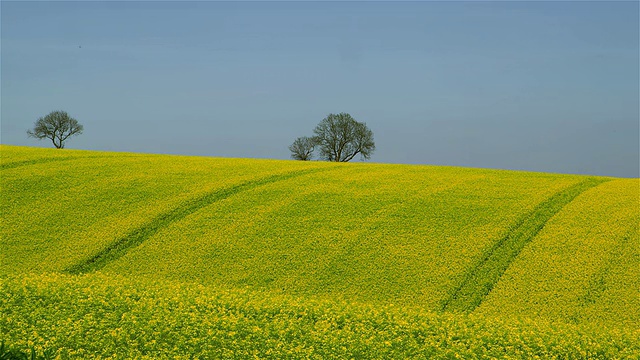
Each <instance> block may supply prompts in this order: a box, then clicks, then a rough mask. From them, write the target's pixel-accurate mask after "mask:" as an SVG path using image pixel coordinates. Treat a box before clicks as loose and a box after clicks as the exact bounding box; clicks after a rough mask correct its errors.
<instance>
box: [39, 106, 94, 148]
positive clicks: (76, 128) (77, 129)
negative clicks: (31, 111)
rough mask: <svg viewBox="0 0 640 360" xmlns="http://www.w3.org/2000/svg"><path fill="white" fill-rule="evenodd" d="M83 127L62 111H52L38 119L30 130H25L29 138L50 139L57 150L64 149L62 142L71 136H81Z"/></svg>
mask: <svg viewBox="0 0 640 360" xmlns="http://www.w3.org/2000/svg"><path fill="white" fill-rule="evenodd" d="M83 129H84V128H83V126H82V125H81V124H80V123H78V120H76V119H74V118H72V117H71V116H69V114H67V113H66V112H64V111H53V112H51V113H49V115H47V116H45V117H41V118H39V119H38V120H37V121H36V122H35V124H34V126H33V129H32V130H27V134H28V135H29V136H30V137H34V138H37V139H50V140H51V142H53V145H54V146H55V147H56V148H57V149H63V148H64V142H65V141H66V140H67V139H68V138H69V137H70V136H73V135H79V134H82V130H83Z"/></svg>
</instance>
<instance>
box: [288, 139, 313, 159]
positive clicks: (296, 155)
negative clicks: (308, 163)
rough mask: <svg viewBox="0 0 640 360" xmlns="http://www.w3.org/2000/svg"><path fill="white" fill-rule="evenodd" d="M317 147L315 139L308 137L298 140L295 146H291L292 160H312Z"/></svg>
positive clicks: (294, 143)
mask: <svg viewBox="0 0 640 360" xmlns="http://www.w3.org/2000/svg"><path fill="white" fill-rule="evenodd" d="M315 146H316V143H315V139H314V138H310V137H307V136H302V137H299V138H297V139H296V140H295V141H294V142H293V144H291V145H289V151H291V158H293V159H296V160H311V157H312V154H313V150H314V148H315Z"/></svg>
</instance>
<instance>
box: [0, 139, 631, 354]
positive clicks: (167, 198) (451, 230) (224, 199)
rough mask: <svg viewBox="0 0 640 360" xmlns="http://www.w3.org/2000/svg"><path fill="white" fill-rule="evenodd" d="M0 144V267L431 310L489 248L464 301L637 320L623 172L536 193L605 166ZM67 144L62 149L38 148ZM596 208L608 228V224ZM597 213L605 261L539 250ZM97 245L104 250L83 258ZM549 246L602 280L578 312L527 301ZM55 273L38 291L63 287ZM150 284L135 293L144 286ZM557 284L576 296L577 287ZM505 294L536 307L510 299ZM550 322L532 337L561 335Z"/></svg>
mask: <svg viewBox="0 0 640 360" xmlns="http://www.w3.org/2000/svg"><path fill="white" fill-rule="evenodd" d="M0 154H1V167H0V169H1V171H2V176H1V177H0V185H1V186H2V194H3V196H2V201H1V203H0V210H1V211H2V219H3V221H2V227H1V228H0V245H1V246H2V248H3V251H2V252H0V276H3V275H4V276H9V277H11V278H15V277H16V276H18V277H19V276H20V274H22V273H24V272H36V273H38V272H50V271H68V270H70V269H71V270H73V269H75V270H77V271H80V272H84V271H91V270H93V269H94V268H100V269H101V271H102V272H104V273H110V274H113V275H114V276H118V275H125V276H127V277H129V278H131V277H136V278H138V277H139V276H140V275H143V276H144V277H145V278H151V279H155V280H156V281H166V280H170V281H180V282H185V281H186V282H195V283H202V284H206V285H209V286H213V288H216V289H219V288H238V287H240V288H244V287H249V288H251V289H253V290H259V291H266V292H267V293H268V294H271V295H269V296H274V297H275V298H277V296H279V295H277V293H283V294H287V295H294V296H297V297H299V298H300V299H310V298H315V299H323V298H324V299H330V300H332V301H340V300H346V301H357V302H360V303H370V304H377V305H382V306H387V305H389V304H392V303H393V304H396V306H397V305H400V306H408V307H410V308H421V309H423V310H427V311H438V310H441V309H442V306H443V303H444V302H446V301H447V299H450V298H451V297H452V296H455V293H456V289H459V288H460V287H463V288H465V289H466V288H467V287H469V285H468V284H467V283H468V282H469V278H470V273H473V272H476V270H477V269H483V267H482V266H485V267H486V265H482V264H485V263H492V261H493V260H491V261H487V260H484V259H492V258H491V256H494V257H496V256H499V257H500V258H499V259H497V261H496V262H495V263H504V264H506V266H507V270H506V272H505V274H504V276H502V277H499V279H500V280H497V279H498V278H496V279H495V280H490V286H491V287H493V286H494V285H495V286H496V287H495V289H494V290H493V291H491V292H490V293H489V295H488V297H486V298H484V297H482V298H481V299H480V300H481V301H482V303H481V305H480V307H479V308H478V310H477V312H479V313H482V314H488V315H487V316H491V317H494V316H496V314H498V313H503V311H502V309H503V307H504V308H505V309H509V311H507V312H506V314H507V318H508V319H510V317H511V316H513V315H515V314H519V315H523V316H525V317H526V316H527V315H530V316H534V317H536V316H538V315H541V314H542V315H545V316H546V317H547V319H548V320H551V321H554V320H560V321H565V320H567V319H569V320H573V321H574V322H576V323H578V324H579V325H580V326H587V327H590V323H591V319H593V317H600V319H601V320H602V321H600V322H599V323H606V324H607V325H610V326H611V327H621V328H628V329H633V328H637V326H638V324H639V322H640V321H639V319H638V311H637V294H636V293H634V292H633V290H631V291H629V290H628V287H629V286H630V287H632V288H634V286H635V289H637V288H638V286H637V285H638V283H637V279H638V274H637V269H638V267H633V266H634V264H637V263H638V257H639V256H638V246H636V244H637V239H638V228H637V227H636V228H634V229H633V228H632V229H627V230H624V229H622V228H625V226H626V227H627V228H628V224H630V223H633V220H634V219H637V209H638V202H637V199H638V196H637V189H638V180H637V179H634V180H613V181H610V182H606V183H604V184H600V185H597V186H596V187H593V188H591V189H590V190H589V189H588V186H587V187H585V189H584V190H585V192H584V193H582V195H580V194H576V195H577V196H578V197H577V198H576V199H575V200H574V201H570V200H571V199H572V198H571V199H569V200H568V201H569V204H568V205H566V206H565V205H564V204H561V205H559V208H558V209H557V210H553V212H552V213H550V214H545V213H544V211H541V209H540V206H541V205H540V204H545V202H549V201H552V202H557V201H555V200H553V199H558V195H556V194H561V193H563V191H570V190H567V189H572V188H573V187H574V186H578V187H580V186H581V185H579V184H580V183H581V182H584V181H591V180H598V181H601V180H607V181H608V180H610V179H605V178H593V177H583V176H572V175H556V174H542V173H526V172H511V171H497V170H482V169H463V168H451V167H432V166H406V165H376V164H357V163H354V164H328V163H315V162H312V163H303V162H292V161H268V160H249V159H217V158H198V157H178V156H161V155H144V154H118V153H102V152H87V151H70V150H65V151H63V152H62V151H56V150H53V149H33V148H21V147H12V146H4V145H2V146H1V147H0ZM60 154H63V155H60ZM69 157H76V159H58V160H51V159H55V158H69ZM623 183H624V186H622V184H623ZM589 186H591V185H589ZM634 186H635V187H634ZM633 189H635V191H636V192H635V193H634V192H633ZM580 191H582V190H580ZM554 195H555V197H554ZM603 196H604V197H606V198H607V199H609V200H603ZM562 206H564V207H562ZM546 208H547V207H546V205H545V209H546ZM586 209H590V210H589V211H586ZM542 210H544V209H542ZM556 211H558V213H557V214H555V212H556ZM634 211H635V212H634ZM611 212H613V213H615V214H617V215H616V218H617V219H619V220H618V224H621V225H620V226H609V224H610V223H611V221H610V220H609V219H610V217H607V214H609V213H611ZM576 214H578V215H576ZM620 214H627V215H625V216H626V217H625V216H621V215H620ZM629 214H630V215H629ZM634 214H635V215H634ZM634 216H635V217H634ZM548 217H550V220H549V222H548V223H545V222H546V221H547V218H548ZM532 219H533V220H532ZM536 219H543V221H542V222H541V224H542V227H541V228H540V229H541V231H540V233H539V234H537V236H534V235H536V233H537V231H538V230H540V229H539V228H537V227H539V225H538V224H537V222H540V221H538V220H536ZM558 219H564V220H558ZM536 221H537V222H536ZM636 223H637V221H636ZM523 224H524V225H523ZM585 224H588V225H589V226H586V227H585ZM598 224H599V225H598ZM523 226H524V227H523ZM607 226H609V227H610V228H607ZM592 227H593V229H592ZM603 227H604V229H605V230H606V231H608V232H609V233H611V234H612V236H611V237H610V238H609V240H610V241H609V242H610V244H609V245H607V246H609V247H607V246H604V247H603V249H605V248H606V249H605V250H602V251H604V252H605V253H607V254H608V256H609V257H608V258H607V259H611V260H602V258H598V259H597V260H596V261H594V262H593V263H589V261H592V260H593V259H594V257H593V256H592V257H589V256H587V255H585V256H584V260H583V261H571V257H569V256H567V255H566V254H570V253H571V251H575V249H573V250H567V249H565V250H563V251H565V252H566V254H565V255H564V257H558V256H557V254H556V255H553V254H551V255H549V254H548V253H545V252H544V251H542V252H541V251H540V249H542V250H544V249H548V248H552V247H553V246H551V247H550V246H549V244H555V242H557V241H558V240H559V239H568V240H567V243H569V244H574V245H571V246H574V247H576V246H577V247H582V248H585V247H586V248H590V249H591V248H592V246H591V245H590V243H591V242H592V241H595V242H596V243H598V241H600V242H601V238H602V236H599V235H598V234H599V233H598V231H599V230H598V229H602V228H603ZM523 229H524V230H523ZM621 229H622V230H621ZM533 230H535V231H533ZM518 231H520V232H521V233H522V234H525V235H526V234H529V235H527V236H524V235H522V234H520V233H519V232H518ZM625 231H626V232H625ZM622 233H624V234H622ZM621 234H622V235H621ZM522 236H524V237H522ZM510 238H514V239H516V238H523V239H525V240H526V241H525V243H524V245H522V246H523V247H522V248H521V249H522V250H520V249H517V251H511V250H510V251H506V252H504V251H503V252H500V251H495V249H496V247H497V244H501V243H502V242H504V241H505V239H506V240H507V243H509V241H511V240H509V239H510ZM113 244H124V245H122V246H121V248H122V247H124V250H123V249H121V248H118V247H115V249H116V250H114V251H107V250H108V249H110V247H113V246H112V245H113ZM615 244H621V246H617V247H616V245H615ZM625 244H626V245H625ZM623 245H624V246H623ZM571 246H569V248H571ZM596 247H597V246H596ZM105 249H106V250H105ZM607 249H608V250H607ZM612 249H613V250H612ZM615 249H617V250H615ZM520 251H522V253H520ZM532 253H533V255H532ZM538 253H541V254H543V255H537V254H538ZM100 254H106V255H105V256H103V258H104V259H105V260H104V261H103V263H102V264H100V266H98V267H92V265H91V264H92V263H91V261H93V260H92V259H96V255H98V258H100V256H101V255H100ZM496 254H498V255H496ZM545 256H547V257H548V259H544V257H545ZM541 258H542V259H543V260H540V259H541ZM614 258H615V259H614ZM550 259H551V260H553V261H555V263H557V264H558V265H557V267H558V268H559V269H562V270H564V271H565V273H567V274H575V273H584V274H583V275H582V277H580V280H579V281H578V282H577V283H576V286H581V285H578V284H582V282H585V281H586V283H588V284H591V285H589V286H591V287H598V288H602V286H601V284H602V283H606V284H616V286H609V285H607V286H605V287H604V288H603V290H602V291H599V293H598V296H597V297H595V300H593V301H591V302H590V303H589V305H588V306H584V307H583V309H584V312H585V314H586V313H588V314H591V315H588V316H587V315H584V314H583V315H580V316H578V317H576V315H575V314H576V312H575V311H573V312H571V314H573V315H572V316H571V317H567V316H565V315H563V314H564V311H565V309H567V308H569V307H571V306H566V304H565V303H562V302H550V301H547V302H540V301H538V300H535V296H538V297H539V298H540V297H542V298H544V294H542V293H538V294H537V295H535V290H532V289H533V288H535V285H532V284H537V281H540V279H533V278H534V277H535V276H536V275H537V273H538V272H539V267H537V265H536V264H538V262H540V261H547V262H548V261H550ZM616 259H617V260H616ZM620 259H624V260H620ZM90 260H91V261H90ZM101 261H102V260H101ZM634 261H635V262H634ZM98 263H99V261H98ZM87 264H89V265H88V267H87ZM606 264H608V265H606ZM80 265H82V266H85V267H82V266H80ZM74 266H75V267H74ZM78 266H79V267H78ZM514 269H520V270H514ZM585 269H587V270H586V271H585ZM592 269H596V270H593V271H592ZM598 269H599V270H598ZM502 271H504V270H502ZM502 271H500V272H498V273H499V274H502ZM523 274H524V275H523ZM561 277H562V276H561ZM567 279H569V280H570V279H571V278H570V277H568V278H567ZM64 281H67V280H64ZM64 281H63V283H61V284H60V287H61V288H60V290H55V289H54V290H52V292H53V293H55V292H56V291H64V288H65V287H66V286H68V285H65V284H64ZM87 281H88V280H87ZM18 282H19V281H18ZM471 283H474V282H473V281H472V282H471ZM465 284H467V285H465ZM547 284H548V285H547V286H548V287H549V288H551V289H553V287H554V286H556V289H555V290H551V292H552V293H553V292H554V291H555V293H560V292H562V291H565V292H566V291H567V290H566V289H565V288H563V287H562V286H563V285H562V282H553V281H548V282H547ZM592 285H593V286H592ZM8 286H10V287H11V286H16V285H15V284H13V285H12V283H11V281H9V285H8ZM482 286H484V285H482ZM521 289H525V290H521ZM16 291H17V290H16ZM153 291H155V290H152V292H151V293H150V295H149V296H151V297H154V296H156V295H154V294H155V293H154V292H153ZM470 291H471V292H472V293H473V292H476V291H477V289H476V290H474V289H473V288H471V290H470ZM520 291H522V292H520ZM496 294H504V296H499V295H496ZM522 294H526V296H523V295H522ZM532 294H534V295H535V296H534V295H532ZM78 296H83V295H82V292H79V293H78ZM96 296H103V295H102V294H101V293H97V294H96ZM104 296H107V295H104ZM482 296H484V295H482ZM527 296H532V299H528V298H527ZM572 296H574V297H576V296H577V297H580V296H582V299H584V298H585V297H584V294H582V295H581V294H580V290H579V289H578V288H577V287H576V289H575V293H573V295H572ZM634 296H636V297H635V298H634ZM67 300H69V301H72V302H73V301H74V300H73V299H67ZM519 301H522V303H524V304H529V305H532V304H533V305H536V304H537V306H538V307H537V308H536V306H531V307H530V308H529V310H530V311H529V312H527V311H523V312H520V311H519V310H518V309H516V308H517V307H518V306H517V303H519ZM514 304H515V305H514ZM540 304H543V305H540ZM620 304H623V305H620ZM541 306H542V307H544V309H542V310H540V308H541ZM473 308H475V306H474V307H473ZM473 308H471V310H473ZM421 311H422V310H421ZM543 313H544V314H543ZM625 313H626V314H629V313H631V315H627V316H626V317H625V315H624V314H625ZM609 314H613V315H611V316H610V315H609ZM623 318H624V319H623ZM438 319H440V318H438ZM576 319H577V320H576ZM607 319H609V320H612V319H613V320H612V321H607ZM621 319H623V320H621ZM177 321H182V320H177ZM363 321H364V320H363ZM403 321H404V320H403ZM434 321H436V320H434ZM437 321H440V320H437ZM460 321H463V322H464V321H467V320H464V319H463V320H460ZM518 326H519V325H518ZM525 328H526V326H525ZM525 328H523V329H525ZM545 331H547V330H545ZM549 331H551V330H549ZM576 331H578V330H576ZM580 331H582V330H580ZM625 331H626V330H625ZM467 335H469V336H480V335H481V333H479V332H477V331H475V330H474V331H472V332H471V333H469V334H467ZM556 335H558V334H556ZM556 335H554V336H556ZM558 336H559V338H553V339H552V337H550V338H548V339H547V340H545V341H547V343H546V344H547V345H549V343H548V342H549V341H551V342H553V341H561V339H560V338H561V337H563V336H565V335H562V334H560V335H558ZM635 336H637V334H636V335H635ZM554 339H555V340H554ZM574 339H577V338H574ZM607 339H608V340H606V341H609V340H611V341H614V340H615V339H613V340H612V339H611V338H607ZM615 341H617V340H615ZM615 341H614V342H615ZM583 350H584V349H583ZM592 350H593V349H592ZM636 351H637V349H636ZM334 354H337V353H334ZM529 354H535V352H533V353H529Z"/></svg>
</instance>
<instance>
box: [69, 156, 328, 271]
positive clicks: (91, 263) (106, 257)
mask: <svg viewBox="0 0 640 360" xmlns="http://www.w3.org/2000/svg"><path fill="white" fill-rule="evenodd" d="M329 169H331V168H315V169H305V170H299V171H294V172H289V173H284V174H277V175H271V176H267V177H264V178H260V179H254V180H249V181H245V182H243V183H240V184H236V185H232V186H229V187H226V188H223V189H216V190H214V191H211V192H208V193H206V194H204V195H201V196H199V197H196V198H193V199H190V200H187V201H185V202H183V203H182V204H180V205H178V207H176V208H174V209H173V210H170V211H168V212H165V213H163V214H160V215H158V216H157V217H156V218H155V219H153V220H151V221H150V222H148V223H146V224H144V225H142V226H140V227H138V228H137V229H135V230H133V231H131V232H130V233H129V234H127V235H125V236H124V237H122V238H120V239H118V240H116V241H115V242H113V243H111V244H110V245H108V246H107V247H106V248H104V249H103V250H101V251H100V252H98V253H97V254H95V255H93V256H91V257H90V258H88V259H85V260H83V261H81V262H79V263H77V264H75V265H72V266H70V267H68V268H66V269H65V270H64V271H65V272H67V273H70V274H83V273H88V272H92V271H95V270H99V269H102V268H104V267H105V266H106V265H107V264H108V263H109V262H111V261H115V260H117V259H119V258H121V257H123V256H124V255H125V254H126V253H127V252H128V251H129V250H131V249H133V248H135V247H136V246H138V245H140V244H142V243H143V242H144V241H145V240H147V239H148V238H150V237H152V236H153V235H154V234H156V233H157V232H158V231H160V230H161V229H162V228H164V227H166V226H168V225H170V224H171V223H174V222H177V221H180V220H182V219H184V218H185V217H187V216H188V215H190V214H193V213H194V212H196V211H198V210H200V209H202V208H204V207H206V206H209V205H211V204H213V203H215V202H218V201H221V200H224V199H226V198H229V197H231V196H233V195H235V194H238V193H240V192H243V191H247V190H251V189H254V188H257V187H260V186H263V185H267V184H271V183H275V182H278V181H284V180H288V179H292V178H295V177H299V176H302V175H306V174H311V173H314V172H319V171H326V170H329Z"/></svg>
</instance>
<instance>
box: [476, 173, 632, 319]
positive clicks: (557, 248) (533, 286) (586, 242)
mask: <svg viewBox="0 0 640 360" xmlns="http://www.w3.org/2000/svg"><path fill="white" fill-rule="evenodd" d="M639 185H640V184H639V181H638V179H617V180H613V181H610V182H606V183H603V184H601V185H599V186H597V187H595V188H592V189H591V190H588V191H586V192H584V193H583V194H582V195H581V196H579V197H578V198H576V199H575V200H574V201H573V202H571V203H570V204H568V205H567V206H565V207H564V208H563V209H562V210H561V211H560V212H558V213H557V214H556V216H555V217H553V218H552V219H551V220H550V221H549V222H548V223H547V224H546V226H545V228H544V229H543V230H542V231H541V232H540V233H539V234H538V236H537V237H536V238H535V239H534V240H533V241H532V242H531V243H530V244H529V246H528V247H526V248H525V249H524V250H523V252H522V253H521V254H520V256H519V257H518V258H516V260H515V261H514V262H513V264H512V265H511V267H510V268H509V269H508V270H507V271H506V272H505V274H504V275H503V276H502V278H501V280H500V282H498V284H497V285H496V287H495V288H494V289H493V291H492V292H491V293H490V294H489V296H488V297H487V298H486V299H485V301H484V303H483V304H482V305H481V306H480V308H479V309H478V312H480V313H483V314H490V315H500V314H502V315H504V316H516V315H517V316H528V317H533V318H537V317H544V318H548V319H563V320H565V321H569V322H574V323H589V324H600V325H602V326H607V327H629V328H636V329H637V328H638V327H639V326H640V236H639V231H638V224H639V223H640V206H639V205H640V204H639V199H640V186H639Z"/></svg>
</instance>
